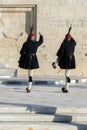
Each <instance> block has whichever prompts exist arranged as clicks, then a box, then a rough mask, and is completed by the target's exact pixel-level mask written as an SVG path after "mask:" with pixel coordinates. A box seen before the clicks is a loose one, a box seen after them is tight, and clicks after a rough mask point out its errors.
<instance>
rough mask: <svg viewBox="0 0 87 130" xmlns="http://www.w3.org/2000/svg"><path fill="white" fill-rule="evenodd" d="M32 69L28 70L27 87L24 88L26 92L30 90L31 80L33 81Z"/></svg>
mask: <svg viewBox="0 0 87 130" xmlns="http://www.w3.org/2000/svg"><path fill="white" fill-rule="evenodd" d="M32 77H33V70H32V69H30V70H28V87H27V88H26V90H27V92H28V93H29V92H30V91H31V87H32V82H33V79H32Z"/></svg>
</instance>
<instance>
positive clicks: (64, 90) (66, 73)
mask: <svg viewBox="0 0 87 130" xmlns="http://www.w3.org/2000/svg"><path fill="white" fill-rule="evenodd" d="M69 76H70V70H69V69H66V70H65V88H62V91H63V92H65V93H67V92H68V90H69V84H70V77H69Z"/></svg>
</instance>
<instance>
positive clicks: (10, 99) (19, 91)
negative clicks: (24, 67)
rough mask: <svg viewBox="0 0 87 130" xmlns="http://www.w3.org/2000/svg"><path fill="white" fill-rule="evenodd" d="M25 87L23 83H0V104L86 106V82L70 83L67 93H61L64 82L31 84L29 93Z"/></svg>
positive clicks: (58, 106)
mask: <svg viewBox="0 0 87 130" xmlns="http://www.w3.org/2000/svg"><path fill="white" fill-rule="evenodd" d="M26 87H27V85H24V84H0V91H1V93H0V105H14V106H28V105H40V106H51V107H57V108H60V107H64V108H86V107H87V84H73V85H70V90H69V93H62V91H61V88H62V87H64V84H58V85H56V86H55V85H53V86H52V85H51V86H50V85H45V86H44V85H33V86H32V91H31V93H26V90H25V89H26Z"/></svg>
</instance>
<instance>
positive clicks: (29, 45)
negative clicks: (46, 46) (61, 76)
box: [19, 35, 43, 69]
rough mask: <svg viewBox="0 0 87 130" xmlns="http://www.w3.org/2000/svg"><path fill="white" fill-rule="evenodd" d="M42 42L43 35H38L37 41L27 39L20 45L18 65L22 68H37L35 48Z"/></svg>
mask: <svg viewBox="0 0 87 130" xmlns="http://www.w3.org/2000/svg"><path fill="white" fill-rule="evenodd" d="M42 43H43V36H42V35H40V38H39V41H32V40H31V39H28V40H27V41H26V42H25V43H24V44H23V46H22V49H21V51H20V54H21V56H20V59H19V67H20V68H23V69H36V68H39V63H38V59H37V55H36V52H37V49H38V47H39V46H40V45H41V44H42Z"/></svg>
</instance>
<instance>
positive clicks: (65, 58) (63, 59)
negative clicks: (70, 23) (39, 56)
mask: <svg viewBox="0 0 87 130" xmlns="http://www.w3.org/2000/svg"><path fill="white" fill-rule="evenodd" d="M70 30H71V27H70V28H69V31H68V33H67V34H66V36H65V39H64V40H63V42H62V44H61V46H60V48H59V49H58V51H57V53H56V56H57V60H56V62H53V63H52V66H53V68H56V64H57V63H58V66H59V67H60V68H61V69H65V87H63V88H62V92H64V93H68V91H69V84H70V81H71V80H70V70H71V69H75V68H76V64H75V56H74V52H75V46H76V42H75V40H74V39H73V37H72V35H71V34H70Z"/></svg>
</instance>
